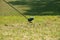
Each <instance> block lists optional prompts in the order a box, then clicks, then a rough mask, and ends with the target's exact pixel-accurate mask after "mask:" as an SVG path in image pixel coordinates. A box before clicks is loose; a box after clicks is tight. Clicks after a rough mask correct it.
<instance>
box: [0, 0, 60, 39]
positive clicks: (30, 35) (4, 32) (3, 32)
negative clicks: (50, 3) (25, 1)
mask: <svg viewBox="0 0 60 40" xmlns="http://www.w3.org/2000/svg"><path fill="white" fill-rule="evenodd" d="M1 1H2V0H1ZM7 1H9V0H7ZM1 5H3V6H1V7H2V9H0V10H2V11H0V40H60V16H48V15H47V16H45V15H44V16H38V15H37V16H36V15H35V16H34V20H33V21H32V23H29V22H28V21H27V20H26V19H25V18H24V17H23V16H21V15H20V14H19V13H17V12H16V11H15V10H14V9H12V8H11V7H9V6H8V5H7V4H5V3H4V2H3V1H2V4H1ZM14 7H16V8H17V9H18V10H20V11H21V12H22V13H24V12H26V10H30V9H31V8H30V7H29V6H27V5H24V6H23V5H20V6H17V5H16V6H14ZM22 9H23V10H22ZM26 16H27V17H28V18H29V17H31V15H30V16H29V15H26Z"/></svg>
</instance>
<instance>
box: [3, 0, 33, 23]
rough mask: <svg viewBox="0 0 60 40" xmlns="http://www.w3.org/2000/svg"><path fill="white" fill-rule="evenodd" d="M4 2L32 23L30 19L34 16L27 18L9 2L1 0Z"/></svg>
mask: <svg viewBox="0 0 60 40" xmlns="http://www.w3.org/2000/svg"><path fill="white" fill-rule="evenodd" d="M3 1H4V2H5V3H7V4H8V5H9V6H10V7H12V8H13V9H15V10H16V11H17V12H18V13H20V14H21V15H22V16H24V17H25V18H26V19H27V20H28V22H30V23H32V20H33V19H34V18H27V17H26V16H25V15H24V14H22V13H21V12H20V11H19V10H17V9H16V8H15V7H13V6H12V5H11V4H10V3H8V2H7V1H5V0H3Z"/></svg>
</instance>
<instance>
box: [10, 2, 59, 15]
mask: <svg viewBox="0 0 60 40" xmlns="http://www.w3.org/2000/svg"><path fill="white" fill-rule="evenodd" d="M9 3H11V4H12V5H28V6H30V8H31V9H30V10H25V11H27V12H25V13H24V14H25V15H33V16H34V15H60V3H59V1H50V2H39V1H37V2H30V3H29V2H24V1H23V2H21V1H11V2H9Z"/></svg>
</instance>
